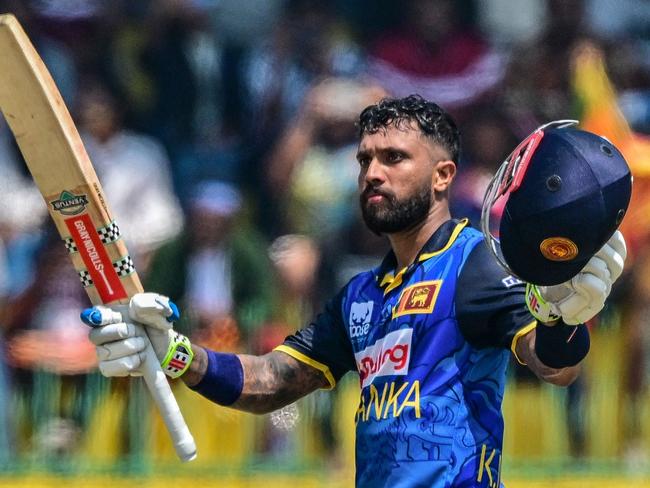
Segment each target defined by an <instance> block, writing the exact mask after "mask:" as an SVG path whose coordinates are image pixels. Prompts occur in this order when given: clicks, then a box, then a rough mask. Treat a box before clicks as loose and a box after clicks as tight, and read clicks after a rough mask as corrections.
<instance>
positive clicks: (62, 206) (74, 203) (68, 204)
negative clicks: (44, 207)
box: [50, 190, 88, 215]
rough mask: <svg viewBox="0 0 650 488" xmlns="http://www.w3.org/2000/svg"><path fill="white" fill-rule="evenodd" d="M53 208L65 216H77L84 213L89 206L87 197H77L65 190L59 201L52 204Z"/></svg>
mask: <svg viewBox="0 0 650 488" xmlns="http://www.w3.org/2000/svg"><path fill="white" fill-rule="evenodd" d="M50 205H52V208H53V209H54V210H56V211H57V212H61V213H62V214H63V215H77V214H80V213H81V212H83V211H84V209H85V208H86V205H88V197H87V196H86V195H75V194H74V193H72V192H69V191H67V190H63V191H62V192H61V195H60V196H59V199H58V200H52V201H51V202H50Z"/></svg>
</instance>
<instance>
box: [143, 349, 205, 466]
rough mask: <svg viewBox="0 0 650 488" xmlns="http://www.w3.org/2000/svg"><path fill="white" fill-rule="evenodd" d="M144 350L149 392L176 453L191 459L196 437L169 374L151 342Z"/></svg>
mask: <svg viewBox="0 0 650 488" xmlns="http://www.w3.org/2000/svg"><path fill="white" fill-rule="evenodd" d="M147 342H148V341H147ZM144 352H145V360H144V364H143V365H142V375H143V377H144V381H145V383H146V384H147V388H149V392H150V393H151V396H152V397H153V400H154V402H155V403H156V405H157V406H158V411H159V412H160V415H161V416H162V419H163V421H164V422H165V426H166V427H167V430H168V431H169V434H170V436H171V438H172V442H173V444H174V449H175V450H176V454H177V455H178V457H179V458H180V459H181V461H183V462H187V461H191V460H193V459H194V458H196V444H195V442H194V438H193V437H192V434H191V433H190V430H189V429H188V428H187V424H186V423H185V419H183V414H182V413H181V410H180V408H178V403H176V398H174V394H173V393H172V390H171V388H170V386H169V382H168V381H167V376H165V373H163V371H162V369H161V368H160V363H159V362H158V358H157V357H156V353H155V352H154V350H153V347H152V346H151V344H150V343H149V344H147V348H146V349H145V351H144Z"/></svg>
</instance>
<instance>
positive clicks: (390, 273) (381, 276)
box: [375, 219, 469, 295]
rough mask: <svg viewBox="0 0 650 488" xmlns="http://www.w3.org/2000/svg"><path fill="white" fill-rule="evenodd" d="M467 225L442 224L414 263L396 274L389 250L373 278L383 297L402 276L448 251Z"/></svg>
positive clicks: (456, 221) (453, 221)
mask: <svg viewBox="0 0 650 488" xmlns="http://www.w3.org/2000/svg"><path fill="white" fill-rule="evenodd" d="M468 224H469V220H468V219H460V220H459V219H451V220H448V221H446V222H444V223H443V224H442V225H441V226H440V227H438V228H437V229H436V231H435V232H434V233H433V235H432V236H431V237H430V238H429V240H428V241H427V242H426V244H425V245H424V246H423V247H422V249H421V250H420V252H419V253H418V255H417V256H416V258H415V261H413V262H412V263H411V264H410V265H408V266H406V267H405V268H402V269H401V270H399V271H398V272H397V273H395V267H396V266H397V258H395V253H394V252H393V251H392V250H391V251H390V252H389V253H388V254H387V255H386V257H385V258H384V260H383V261H382V263H381V265H379V268H377V273H376V276H375V279H376V280H377V282H378V283H379V286H380V287H381V288H383V289H384V295H385V294H386V293H388V292H389V291H391V290H393V289H395V288H397V287H398V286H399V285H401V284H402V280H403V277H404V275H405V274H406V273H407V272H408V271H410V270H412V269H413V268H414V267H415V266H417V264H418V263H421V262H423V261H426V260H427V259H431V258H432V257H434V256H437V255H439V254H442V253H443V252H445V251H446V250H447V249H449V248H450V247H451V245H452V244H453V243H454V241H455V240H456V238H457V237H458V234H460V232H461V231H462V230H463V229H464V228H465V227H466V226H467V225H468Z"/></svg>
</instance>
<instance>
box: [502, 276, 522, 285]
mask: <svg viewBox="0 0 650 488" xmlns="http://www.w3.org/2000/svg"><path fill="white" fill-rule="evenodd" d="M501 283H503V286H505V287H506V288H512V287H513V286H515V285H521V284H522V283H523V281H521V280H520V279H519V278H515V277H514V276H512V275H508V276H506V277H505V278H503V279H502V280H501Z"/></svg>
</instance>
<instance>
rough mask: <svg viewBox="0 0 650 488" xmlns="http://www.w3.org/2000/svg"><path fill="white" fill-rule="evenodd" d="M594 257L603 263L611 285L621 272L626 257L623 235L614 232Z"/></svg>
mask: <svg viewBox="0 0 650 488" xmlns="http://www.w3.org/2000/svg"><path fill="white" fill-rule="evenodd" d="M596 257H598V258H600V259H602V260H603V261H605V263H606V265H607V269H608V270H609V273H610V275H611V280H612V283H613V282H614V281H616V280H617V279H618V278H619V276H621V273H622V272H623V266H624V265H625V258H626V257H627V247H626V245H625V239H623V234H621V232H620V231H618V230H617V231H616V232H614V235H613V236H612V237H610V239H609V241H607V243H606V244H605V245H604V246H603V247H602V248H601V249H600V251H598V252H597V253H596Z"/></svg>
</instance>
